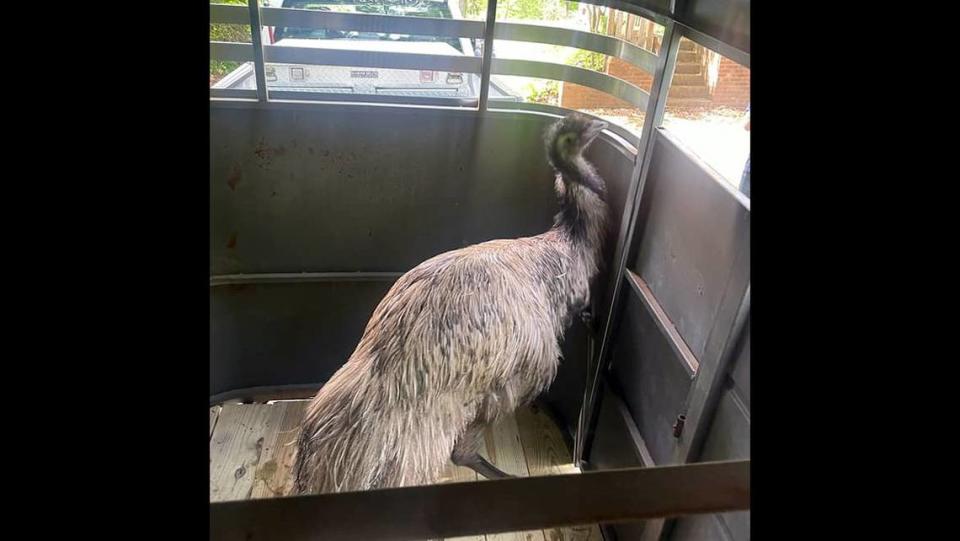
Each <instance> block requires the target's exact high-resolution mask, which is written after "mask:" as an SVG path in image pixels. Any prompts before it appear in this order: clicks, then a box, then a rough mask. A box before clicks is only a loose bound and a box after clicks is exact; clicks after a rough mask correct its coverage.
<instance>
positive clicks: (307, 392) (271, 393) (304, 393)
mask: <svg viewBox="0 0 960 541" xmlns="http://www.w3.org/2000/svg"><path fill="white" fill-rule="evenodd" d="M322 386H323V384H321V383H314V384H306V385H267V386H261V387H246V388H243V389H233V390H232V391H225V392H222V393H218V394H215V395H213V396H211V397H210V405H211V406H216V405H217V404H220V403H223V402H226V401H228V400H239V401H241V402H246V401H250V402H267V401H268V400H296V399H308V398H313V397H314V395H316V394H317V391H319V390H320V387H322Z"/></svg>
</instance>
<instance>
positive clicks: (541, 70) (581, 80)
mask: <svg viewBox="0 0 960 541" xmlns="http://www.w3.org/2000/svg"><path fill="white" fill-rule="evenodd" d="M491 72H492V73H496V74H497V75H516V76H519V77H539V78H541V79H555V80H557V81H566V82H570V83H576V84H578V85H582V86H587V87H590V88H593V89H594V90H599V91H601V92H606V93H607V94H610V95H611V96H615V97H617V98H620V99H622V100H624V101H626V102H629V103H632V104H633V105H636V106H637V107H638V108H640V110H642V111H646V110H647V101H648V100H649V98H650V95H649V94H648V93H647V92H646V91H644V90H643V89H641V88H640V87H638V86H635V85H632V84H630V83H628V82H626V81H624V80H623V79H618V78H616V77H612V76H610V75H607V74H605V73H600V72H597V71H593V70H589V69H584V68H578V67H576V66H567V65H564V64H554V63H552V62H540V61H537V60H513V59H505V58H494V59H493V65H492V66H491Z"/></svg>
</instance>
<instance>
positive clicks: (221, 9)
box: [210, 4, 250, 26]
mask: <svg viewBox="0 0 960 541" xmlns="http://www.w3.org/2000/svg"><path fill="white" fill-rule="evenodd" d="M210 22H211V23H220V24H242V25H244V26H247V25H249V24H250V10H249V8H246V7H243V6H239V5H228V4H210Z"/></svg>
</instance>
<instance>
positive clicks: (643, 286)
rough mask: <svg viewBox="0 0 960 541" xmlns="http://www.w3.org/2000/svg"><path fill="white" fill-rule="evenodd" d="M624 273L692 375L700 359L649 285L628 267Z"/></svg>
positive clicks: (671, 347) (688, 372)
mask: <svg viewBox="0 0 960 541" xmlns="http://www.w3.org/2000/svg"><path fill="white" fill-rule="evenodd" d="M624 274H625V277H626V280H627V282H629V283H630V286H631V287H632V288H633V291H634V292H636V294H637V296H638V297H640V300H641V301H643V305H644V307H646V309H647V311H649V312H650V314H651V315H652V316H653V320H654V321H655V322H656V323H657V327H658V328H659V329H660V332H661V333H663V334H664V335H666V337H667V342H669V344H670V349H672V350H673V353H674V354H676V355H677V357H679V358H680V360H681V361H683V363H682V364H683V367H684V368H685V369H686V370H687V374H688V375H689V376H690V377H693V376H694V375H695V374H696V373H697V369H698V368H699V367H700V361H698V360H697V357H696V355H694V354H693V352H692V351H690V347H689V346H687V343H686V342H685V341H684V340H683V337H682V336H680V333H679V332H678V331H677V327H676V326H675V325H674V324H673V322H672V321H670V318H669V317H668V316H667V313H666V311H664V309H663V307H662V306H660V302H659V301H658V300H657V298H656V297H655V296H654V294H653V291H651V290H650V286H648V285H647V283H646V282H645V281H644V280H643V278H640V276H639V275H637V273H635V272H633V271H632V270H630V269H626V271H625V273H624Z"/></svg>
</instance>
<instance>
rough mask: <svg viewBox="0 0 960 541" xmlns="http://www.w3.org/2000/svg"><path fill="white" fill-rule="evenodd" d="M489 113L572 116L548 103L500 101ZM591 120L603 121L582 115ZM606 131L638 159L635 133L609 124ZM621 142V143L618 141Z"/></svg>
mask: <svg viewBox="0 0 960 541" xmlns="http://www.w3.org/2000/svg"><path fill="white" fill-rule="evenodd" d="M487 110H488V111H508V110H509V111H531V112H538V113H547V114H549V115H553V116H555V117H557V118H562V117H564V116H566V115H568V114H570V109H567V108H565V107H560V106H557V105H549V104H546V103H532V102H524V101H506V100H504V101H500V100H496V99H494V100H490V101H489V102H488V104H487ZM581 114H583V115H585V116H588V117H590V118H595V119H597V120H603V119H602V118H600V117H597V116H594V115H591V114H589V113H581ZM606 131H609V132H611V133H613V134H614V135H616V136H617V137H619V138H620V139H623V141H622V143H621V144H623V145H624V146H626V147H627V148H626V150H627V151H628V152H629V153H630V154H631V156H630V158H631V159H636V156H637V147H638V146H639V144H640V137H638V136H637V134H635V133H634V132H632V131H630V130H628V129H626V128H624V127H622V126H618V125H616V124H609V125H608V126H607V129H606ZM618 142H619V141H618Z"/></svg>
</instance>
